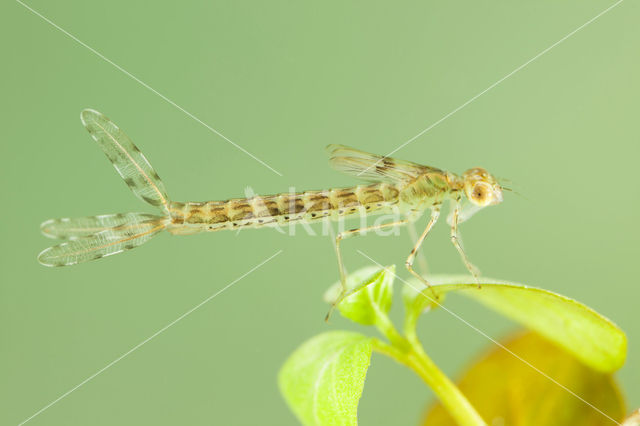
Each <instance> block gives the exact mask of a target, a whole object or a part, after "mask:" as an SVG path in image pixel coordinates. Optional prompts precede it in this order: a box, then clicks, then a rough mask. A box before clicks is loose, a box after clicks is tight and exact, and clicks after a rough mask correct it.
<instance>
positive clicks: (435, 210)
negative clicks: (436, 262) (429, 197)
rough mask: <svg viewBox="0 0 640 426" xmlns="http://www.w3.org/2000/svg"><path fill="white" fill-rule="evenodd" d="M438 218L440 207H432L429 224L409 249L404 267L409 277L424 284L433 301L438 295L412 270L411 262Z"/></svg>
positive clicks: (424, 279)
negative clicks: (409, 274) (428, 289)
mask: <svg viewBox="0 0 640 426" xmlns="http://www.w3.org/2000/svg"><path fill="white" fill-rule="evenodd" d="M439 216H440V206H434V207H432V209H431V219H430V220H429V223H427V227H426V228H425V229H424V231H423V232H422V235H420V238H418V241H417V242H416V245H415V246H414V247H413V249H411V253H410V254H409V257H407V261H406V262H405V266H406V267H407V269H408V270H409V272H410V273H411V275H413V276H414V277H416V278H417V279H419V280H420V281H421V282H422V283H424V284H425V285H426V286H427V287H428V288H430V289H431V293H432V294H433V296H434V297H435V300H437V299H438V295H437V294H436V292H435V291H434V290H433V288H432V287H431V284H429V282H428V281H427V280H426V278H424V277H423V276H421V275H420V274H418V273H417V272H416V271H414V270H413V261H414V260H415V258H416V253H417V252H418V250H419V249H420V246H422V243H423V242H424V240H425V238H426V237H427V234H428V233H429V231H431V228H433V225H435V223H436V222H437V221H438V217H439Z"/></svg>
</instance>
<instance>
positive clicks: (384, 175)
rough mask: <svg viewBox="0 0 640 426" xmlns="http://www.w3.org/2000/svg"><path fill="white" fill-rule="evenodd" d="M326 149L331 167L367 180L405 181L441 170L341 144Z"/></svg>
mask: <svg viewBox="0 0 640 426" xmlns="http://www.w3.org/2000/svg"><path fill="white" fill-rule="evenodd" d="M327 151H328V152H329V155H330V159H329V164H330V165H331V167H333V168H334V169H336V170H338V171H340V172H343V173H346V174H348V175H351V176H355V177H357V178H359V179H364V180H369V181H371V180H372V181H384V182H390V183H406V182H409V181H412V180H414V179H415V178H417V177H418V176H420V175H422V174H425V173H430V172H442V171H441V170H439V169H436V168H434V167H429V166H423V165H420V164H416V163H412V162H410V161H403V160H396V159H393V158H389V157H383V156H381V155H376V154H370V153H368V152H364V151H360V150H358V149H354V148H349V147H347V146H343V145H329V146H327Z"/></svg>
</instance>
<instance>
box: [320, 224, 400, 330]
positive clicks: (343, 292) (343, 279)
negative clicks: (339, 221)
mask: <svg viewBox="0 0 640 426" xmlns="http://www.w3.org/2000/svg"><path fill="white" fill-rule="evenodd" d="M408 221H409V219H403V220H398V221H395V222H389V223H383V224H380V225H373V226H367V227H364V228H356V229H350V230H348V231H344V232H340V233H339V234H338V235H337V236H336V253H337V256H338V269H339V270H340V295H339V296H338V298H337V299H336V300H335V301H334V302H333V303H332V304H331V308H329V312H327V315H326V317H325V321H329V317H330V316H331V313H332V312H333V310H334V309H335V307H336V306H338V303H340V302H341V301H342V300H344V298H345V297H348V296H350V295H351V294H353V293H355V292H356V291H358V290H360V289H361V288H362V286H358V287H356V288H353V289H352V290H351V291H348V289H347V275H346V273H345V271H344V262H343V261H342V252H341V251H340V241H342V240H343V239H345V238H349V237H353V236H356V235H360V234H362V233H364V232H368V231H377V230H379V229H384V228H389V227H393V226H401V225H404V224H406V223H407V222H408Z"/></svg>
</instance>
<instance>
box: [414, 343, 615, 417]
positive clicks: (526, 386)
mask: <svg viewBox="0 0 640 426" xmlns="http://www.w3.org/2000/svg"><path fill="white" fill-rule="evenodd" d="M503 345H504V346H505V347H506V348H507V349H508V350H509V351H511V352H513V353H515V354H517V355H518V356H519V357H521V358H523V359H526V360H527V362H529V363H531V364H532V365H535V366H536V368H537V369H539V370H540V371H543V372H544V373H545V374H546V375H548V376H549V377H552V378H553V380H555V381H556V382H557V383H554V382H553V381H551V380H550V379H549V378H548V377H545V376H543V375H542V374H540V373H539V372H538V371H536V370H534V369H532V368H531V367H530V366H528V365H527V364H525V363H523V362H522V361H521V360H519V359H517V358H516V357H514V356H513V355H512V354H511V353H509V352H507V351H505V350H503V349H502V348H500V347H498V346H492V347H491V350H490V351H489V352H488V353H486V354H483V355H482V356H481V357H480V358H479V359H478V360H477V362H475V363H474V364H473V365H472V366H471V367H470V368H469V369H468V370H467V371H466V372H465V373H464V374H463V375H462V378H461V379H460V380H459V381H458V383H457V385H458V387H459V389H460V390H461V391H462V392H463V393H464V394H465V395H466V396H467V398H468V399H469V401H470V402H471V403H472V404H473V406H474V407H475V408H476V410H478V413H479V414H480V415H481V416H482V417H483V418H484V419H485V421H486V422H487V423H488V424H494V425H495V424H500V425H518V426H575V425H589V426H610V425H613V424H616V422H620V421H621V419H622V418H623V417H624V415H625V403H624V399H623V397H622V395H621V394H620V390H619V388H618V385H617V384H616V383H615V381H614V379H613V377H612V375H611V374H609V373H601V372H597V371H594V370H593V369H591V368H589V367H587V366H585V365H584V364H582V363H580V362H579V361H578V360H577V359H576V358H575V357H574V356H573V355H572V354H571V353H569V352H567V351H565V350H564V349H562V348H560V347H559V346H557V345H555V344H553V343H551V342H550V341H548V340H547V339H545V338H543V337H541V336H540V335H538V334H536V333H533V332H528V333H526V334H523V335H520V336H517V337H515V338H512V339H509V340H508V341H506V342H503ZM558 383H560V384H562V386H565V387H566V388H568V389H571V391H572V392H574V393H575V394H577V395H578V396H579V398H578V397H576V396H575V395H572V394H571V393H569V392H568V391H567V390H566V389H563V388H562V387H561V386H559V385H558ZM580 398H582V400H581V399H580ZM585 401H586V402H588V404H587V403H585ZM589 404H591V405H589ZM594 407H595V408H594ZM603 413H604V414H603ZM607 416H608V417H607ZM611 419H613V420H614V421H612V420H611ZM422 424H423V426H436V425H437V426H455V425H456V424H457V423H456V422H455V421H454V420H453V418H452V417H451V416H450V414H449V413H448V412H447V411H446V410H445V409H444V407H443V406H442V405H440V404H437V405H435V406H434V407H433V408H432V409H431V410H430V411H429V413H428V414H427V416H426V417H425V419H424V421H423V423H422Z"/></svg>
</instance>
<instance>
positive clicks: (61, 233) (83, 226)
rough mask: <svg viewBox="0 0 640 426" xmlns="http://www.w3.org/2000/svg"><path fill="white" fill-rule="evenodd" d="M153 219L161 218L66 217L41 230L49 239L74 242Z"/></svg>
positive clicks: (143, 215)
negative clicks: (77, 239)
mask: <svg viewBox="0 0 640 426" xmlns="http://www.w3.org/2000/svg"><path fill="white" fill-rule="evenodd" d="M153 219H159V217H158V216H154V215H152V214H148V213H117V214H103V215H99V216H89V217H76V218H68V217H64V218H60V219H50V220H47V221H46V222H43V223H42V225H40V230H41V231H42V233H43V234H44V235H45V236H47V237H49V238H58V239H62V240H74V239H76V238H84V237H89V236H91V235H95V234H97V233H100V232H102V231H106V230H108V229H111V228H116V227H121V226H123V225H127V226H130V227H132V228H133V227H136V226H139V225H140V224H141V223H143V222H146V221H149V220H153Z"/></svg>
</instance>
